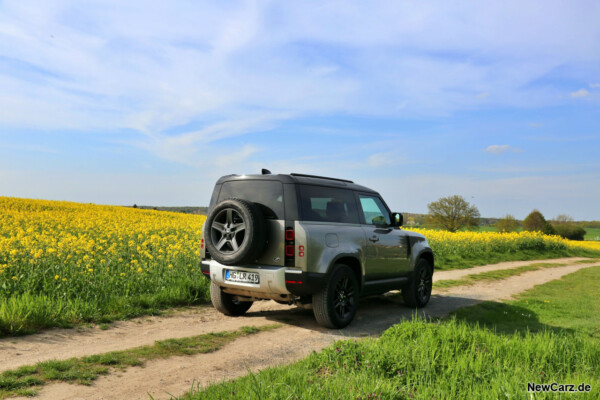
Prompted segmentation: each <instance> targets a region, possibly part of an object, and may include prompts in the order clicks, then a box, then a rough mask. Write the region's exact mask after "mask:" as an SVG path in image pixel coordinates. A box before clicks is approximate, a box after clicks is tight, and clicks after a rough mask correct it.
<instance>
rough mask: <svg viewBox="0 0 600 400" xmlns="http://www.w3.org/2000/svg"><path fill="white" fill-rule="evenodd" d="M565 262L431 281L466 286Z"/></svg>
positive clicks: (439, 286)
mask: <svg viewBox="0 0 600 400" xmlns="http://www.w3.org/2000/svg"><path fill="white" fill-rule="evenodd" d="M582 261H593V262H599V261H598V260H582ZM563 266H565V264H562V263H533V264H530V265H524V266H522V267H517V268H507V269H499V270H496V271H488V272H482V273H479V274H471V275H467V276H465V277H464V278H461V279H445V280H441V281H437V282H434V283H433V287H435V288H438V289H445V288H449V287H453V286H466V285H474V284H475V283H477V282H482V281H483V282H487V281H497V280H501V279H506V278H509V277H511V276H516V275H521V274H522V273H525V272H529V271H537V270H540V269H543V268H556V267H563Z"/></svg>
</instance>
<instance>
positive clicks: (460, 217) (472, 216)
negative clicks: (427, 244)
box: [427, 195, 480, 232]
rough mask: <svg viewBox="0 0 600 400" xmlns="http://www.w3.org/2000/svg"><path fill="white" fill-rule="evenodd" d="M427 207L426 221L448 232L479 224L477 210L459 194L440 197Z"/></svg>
mask: <svg viewBox="0 0 600 400" xmlns="http://www.w3.org/2000/svg"><path fill="white" fill-rule="evenodd" d="M427 208H428V210H429V214H428V215H427V220H428V221H427V222H428V223H430V224H432V225H434V226H437V227H439V228H442V229H446V230H448V231H450V232H456V231H458V230H459V229H461V228H464V227H476V226H478V225H479V217H480V215H479V210H478V209H477V207H475V206H474V205H471V204H470V203H469V202H468V201H466V200H465V199H464V198H463V197H462V196H459V195H454V196H448V197H442V198H440V199H439V200H437V201H434V202H431V203H429V204H427Z"/></svg>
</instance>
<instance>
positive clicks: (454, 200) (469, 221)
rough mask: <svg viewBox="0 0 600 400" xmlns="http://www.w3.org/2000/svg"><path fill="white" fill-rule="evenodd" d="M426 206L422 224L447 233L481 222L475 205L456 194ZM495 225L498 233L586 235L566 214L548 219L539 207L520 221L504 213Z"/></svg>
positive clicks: (571, 238) (569, 236) (579, 236)
mask: <svg viewBox="0 0 600 400" xmlns="http://www.w3.org/2000/svg"><path fill="white" fill-rule="evenodd" d="M427 209H428V212H429V213H428V214H427V216H426V217H425V222H426V224H427V225H430V226H434V227H438V228H441V229H444V230H447V231H450V232H456V231H459V230H461V229H464V228H471V229H473V228H477V227H479V224H480V221H481V215H480V214H479V210H478V209H477V207H476V206H475V205H473V204H471V203H469V202H468V201H467V200H465V198H464V197H462V196H460V195H453V196H448V197H442V198H440V199H438V200H437V201H433V202H431V203H429V204H428V205H427ZM495 227H496V228H497V229H498V231H500V232H514V231H516V230H518V229H519V228H520V227H522V228H523V230H525V231H532V232H535V231H537V232H543V233H545V234H547V235H559V236H562V237H564V238H566V239H570V240H583V238H584V236H585V234H586V231H585V229H584V228H583V227H582V226H580V224H578V223H576V222H575V221H573V218H571V217H570V216H568V215H566V214H561V215H559V216H557V217H556V218H555V219H554V220H553V221H552V222H550V221H547V220H546V218H544V215H543V214H542V213H541V212H540V211H539V210H533V211H531V213H529V215H528V216H527V217H526V218H525V219H524V220H523V222H522V223H521V221H519V220H517V219H516V218H515V217H514V216H513V215H511V214H506V215H505V216H504V217H502V218H500V219H499V220H498V221H497V222H496V223H495Z"/></svg>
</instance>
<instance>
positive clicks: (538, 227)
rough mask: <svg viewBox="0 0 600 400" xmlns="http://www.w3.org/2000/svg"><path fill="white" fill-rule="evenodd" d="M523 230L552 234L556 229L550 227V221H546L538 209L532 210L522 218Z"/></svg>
mask: <svg viewBox="0 0 600 400" xmlns="http://www.w3.org/2000/svg"><path fill="white" fill-rule="evenodd" d="M523 230H526V231H530V232H542V233H545V234H546V235H554V234H555V233H556V231H555V230H554V228H553V227H552V224H550V222H548V221H546V218H544V216H543V215H542V213H541V212H539V211H538V210H533V211H532V212H530V213H529V215H528V216H527V217H526V218H525V219H524V220H523Z"/></svg>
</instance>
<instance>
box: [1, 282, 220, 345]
mask: <svg viewBox="0 0 600 400" xmlns="http://www.w3.org/2000/svg"><path fill="white" fill-rule="evenodd" d="M208 287H209V281H208V280H207V279H206V278H204V277H203V276H200V277H197V278H195V280H194V281H191V280H189V281H188V280H187V279H186V280H185V282H184V281H183V280H182V281H181V282H176V283H173V284H172V285H168V286H165V287H163V288H162V289H161V290H159V291H156V292H154V293H146V294H139V295H135V296H127V295H124V296H117V295H115V294H114V293H110V291H108V292H107V293H102V292H99V293H98V296H97V297H95V298H88V299H84V298H60V297H56V296H53V295H46V294H31V293H23V294H13V295H12V296H10V297H5V298H0V337H2V336H11V335H24V334H30V333H35V332H38V331H39V330H42V329H47V328H54V327H58V328H71V327H73V326H75V325H78V324H82V323H90V322H93V323H99V324H101V326H104V325H103V324H106V323H108V322H111V321H116V320H123V319H129V318H134V317H138V316H141V315H159V314H161V313H162V310H165V309H167V308H169V307H174V306H175V307H176V306H187V305H194V304H195V305H197V304H205V303H206V302H208V298H209V294H208Z"/></svg>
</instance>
